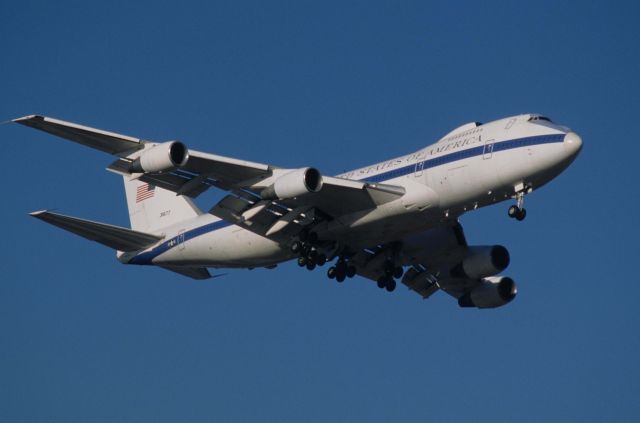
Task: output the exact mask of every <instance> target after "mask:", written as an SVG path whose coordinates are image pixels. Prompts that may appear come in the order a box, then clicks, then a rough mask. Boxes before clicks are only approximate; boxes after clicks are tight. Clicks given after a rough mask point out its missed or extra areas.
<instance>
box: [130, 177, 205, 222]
mask: <svg viewBox="0 0 640 423" xmlns="http://www.w3.org/2000/svg"><path fill="white" fill-rule="evenodd" d="M123 178H124V188H125V192H126V194H127V206H128V207H129V219H130V220H131V229H134V230H136V231H141V232H151V233H153V232H157V231H158V230H160V229H162V228H166V227H168V226H171V225H173V224H176V223H178V222H181V221H184V220H187V219H191V218H193V217H196V216H198V215H200V214H202V212H201V211H200V209H198V207H197V206H196V205H195V204H194V203H193V202H192V201H191V199H190V198H188V197H184V196H182V195H176V194H175V193H174V192H171V191H168V190H166V189H162V188H160V187H157V186H154V185H151V184H148V183H146V182H142V181H140V180H138V179H131V178H130V177H129V176H126V175H125V176H123Z"/></svg>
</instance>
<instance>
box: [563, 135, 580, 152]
mask: <svg viewBox="0 0 640 423" xmlns="http://www.w3.org/2000/svg"><path fill="white" fill-rule="evenodd" d="M563 144H564V150H565V151H566V152H567V154H568V155H569V156H570V157H575V156H577V155H578V153H579V152H580V150H582V138H580V135H578V134H576V133H575V132H568V133H567V134H566V135H565V136H564V142H563Z"/></svg>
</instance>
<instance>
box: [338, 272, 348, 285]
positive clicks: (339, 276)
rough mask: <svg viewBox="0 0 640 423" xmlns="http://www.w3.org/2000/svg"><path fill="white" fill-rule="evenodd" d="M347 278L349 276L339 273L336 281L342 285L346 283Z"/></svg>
mask: <svg viewBox="0 0 640 423" xmlns="http://www.w3.org/2000/svg"><path fill="white" fill-rule="evenodd" d="M346 277H347V275H345V274H344V273H338V274H337V275H336V280H337V281H338V282H340V283H342V282H344V280H345V278H346Z"/></svg>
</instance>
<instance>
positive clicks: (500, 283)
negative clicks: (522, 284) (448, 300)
mask: <svg viewBox="0 0 640 423" xmlns="http://www.w3.org/2000/svg"><path fill="white" fill-rule="evenodd" d="M517 293H518V287H517V286H516V283H515V282H514V281H513V279H511V278H509V277H506V276H496V277H489V278H484V279H482V283H481V284H480V285H478V286H477V287H476V288H474V289H473V290H472V291H471V292H469V293H467V294H465V295H463V296H462V297H460V298H458V305H460V307H478V308H495V307H501V306H503V305H505V304H507V303H509V302H511V300H513V299H514V298H515V297H516V294H517Z"/></svg>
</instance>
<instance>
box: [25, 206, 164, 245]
mask: <svg viewBox="0 0 640 423" xmlns="http://www.w3.org/2000/svg"><path fill="white" fill-rule="evenodd" d="M30 214H31V216H33V217H35V218H37V219H40V220H43V221H45V222H47V223H50V224H52V225H54V226H57V227H59V228H62V229H64V230H67V231H69V232H73V233H74V234H76V235H80V236H81V237H84V238H87V239H89V240H91V241H96V242H99V243H100V244H103V245H106V246H107V247H111V248H114V249H116V250H119V251H137V250H142V249H144V248H147V247H149V246H151V245H153V244H155V243H156V242H158V241H160V240H161V239H162V237H160V236H157V235H151V234H147V233H144V232H138V231H134V230H131V229H127V228H121V227H119V226H114V225H107V224H106V223H98V222H92V221H90V220H84V219H79V218H77V217H71V216H65V215H63V214H58V213H52V212H49V211H46V210H42V211H37V212H33V213H30Z"/></svg>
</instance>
